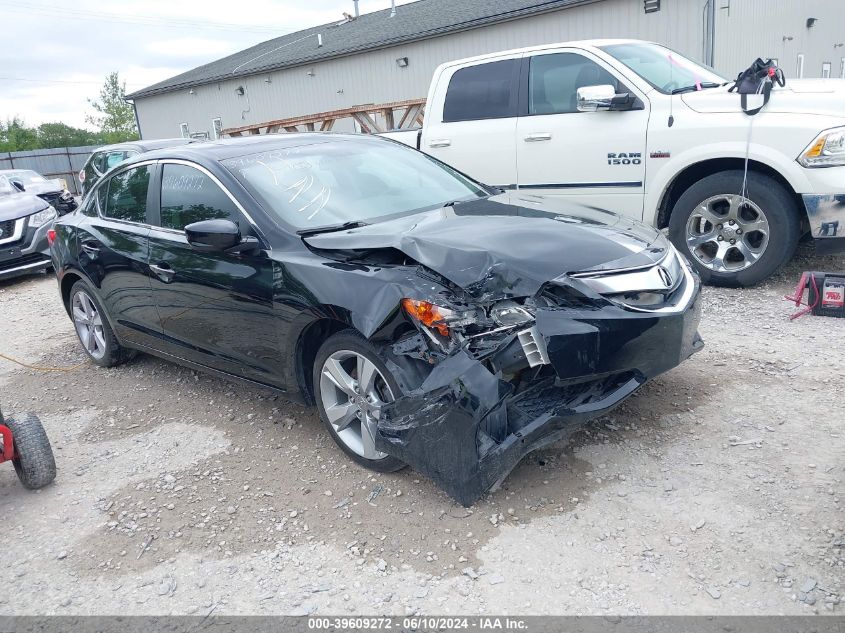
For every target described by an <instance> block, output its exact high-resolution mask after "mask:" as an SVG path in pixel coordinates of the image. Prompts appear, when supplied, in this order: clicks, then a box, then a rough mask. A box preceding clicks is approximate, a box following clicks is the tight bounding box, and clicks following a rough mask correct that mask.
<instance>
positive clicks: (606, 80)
mask: <svg viewBox="0 0 845 633" xmlns="http://www.w3.org/2000/svg"><path fill="white" fill-rule="evenodd" d="M608 84H609V85H611V86H613V87H614V88H615V89H616V91H617V92H619V87H618V85H617V84H618V82H617V80H616V78H615V77H614V76H613V75H611V74H610V73H609V72H607V71H606V70H605V69H604V68H602V67H601V66H599V65H598V64H597V63H595V62H594V61H592V60H591V59H587V58H586V57H584V56H583V55H578V54H577V53H553V54H551V55H537V56H535V57H532V58H531V63H530V67H529V71H528V113H529V114H565V113H569V112H578V107H577V105H578V95H577V93H578V88H586V87H587V86H601V85H608Z"/></svg>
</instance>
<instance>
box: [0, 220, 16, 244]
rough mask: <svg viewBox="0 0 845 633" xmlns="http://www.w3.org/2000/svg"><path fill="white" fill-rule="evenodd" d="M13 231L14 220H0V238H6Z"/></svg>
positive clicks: (12, 233)
mask: <svg viewBox="0 0 845 633" xmlns="http://www.w3.org/2000/svg"><path fill="white" fill-rule="evenodd" d="M14 233H15V221H14V220H3V221H2V222H0V240H3V239H8V238H10V237H12V235H14Z"/></svg>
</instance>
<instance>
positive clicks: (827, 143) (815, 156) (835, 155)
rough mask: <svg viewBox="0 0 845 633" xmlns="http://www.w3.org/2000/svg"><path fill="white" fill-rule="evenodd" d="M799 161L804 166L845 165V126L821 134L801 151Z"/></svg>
mask: <svg viewBox="0 0 845 633" xmlns="http://www.w3.org/2000/svg"><path fill="white" fill-rule="evenodd" d="M798 162H799V163H800V164H801V165H803V166H804V167H838V166H841V165H845V127H837V128H832V129H830V130H825V131H824V132H822V133H821V134H819V135H818V136H817V137H816V138H815V139H813V142H812V143H810V144H809V145H808V146H807V148H806V149H805V150H804V151H803V152H801V155H800V156H799V157H798Z"/></svg>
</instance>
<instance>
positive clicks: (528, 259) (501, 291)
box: [304, 193, 668, 297]
mask: <svg viewBox="0 0 845 633" xmlns="http://www.w3.org/2000/svg"><path fill="white" fill-rule="evenodd" d="M304 239H305V242H306V243H307V244H308V245H309V246H311V247H313V248H316V249H325V250H331V251H344V250H350V251H361V250H363V251H366V250H370V249H385V248H394V249H397V250H399V251H401V252H402V253H404V254H405V255H407V256H408V257H411V258H413V259H414V260H416V261H417V262H419V263H420V264H422V265H424V266H426V267H428V268H430V269H432V270H434V271H435V272H437V273H439V274H440V275H442V276H443V277H445V278H447V279H448V280H450V281H451V282H452V283H454V284H456V285H457V286H459V287H461V288H462V289H464V290H465V291H467V292H468V293H469V294H471V295H474V296H491V297H499V296H530V295H533V294H535V293H536V292H537V291H538V290H539V289H540V287H541V286H542V285H543V284H545V283H546V282H549V281H551V280H553V279H555V278H557V277H560V276H561V275H565V274H567V273H572V272H581V271H586V270H599V269H603V270H610V269H616V268H628V267H635V266H645V265H650V264H653V263H654V262H655V261H657V260H659V259H660V258H661V257H662V256H663V255H664V254H665V250H666V248H668V242H667V241H666V240H665V238H664V237H663V236H662V235H661V234H660V233H659V232H658V231H657V230H656V229H654V228H652V227H649V226H646V225H645V224H642V223H641V222H637V221H634V220H631V219H628V218H624V217H622V216H620V215H617V214H615V213H611V212H609V211H603V210H598V209H589V208H585V207H574V206H573V205H572V204H566V203H561V202H558V201H556V200H553V199H551V198H542V197H539V196H527V195H520V194H518V193H511V194H501V195H498V196H494V197H491V198H487V199H481V200H474V201H470V202H463V203H458V204H456V205H454V206H453V207H444V208H442V209H437V210H434V211H428V212H424V213H419V214H414V215H411V216H406V217H401V218H397V219H394V220H389V221H385V222H378V223H375V224H372V225H370V226H365V227H361V228H356V229H350V230H347V231H340V232H335V233H324V234H321V235H315V236H310V237H306V238H304Z"/></svg>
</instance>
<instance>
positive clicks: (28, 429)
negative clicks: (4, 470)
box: [6, 414, 56, 490]
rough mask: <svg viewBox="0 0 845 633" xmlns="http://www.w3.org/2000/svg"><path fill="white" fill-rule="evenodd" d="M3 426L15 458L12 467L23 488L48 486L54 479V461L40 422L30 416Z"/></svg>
mask: <svg viewBox="0 0 845 633" xmlns="http://www.w3.org/2000/svg"><path fill="white" fill-rule="evenodd" d="M6 426H8V427H9V430H11V431H12V440H13V441H14V443H15V452H16V453H17V454H18V456H17V458H16V459H13V460H12V464H14V466H15V472H17V473H18V479H20V480H21V483H22V484H23V485H24V487H26V488H29V489H30V490H36V489H37V488H43V487H44V486H46V485H47V484H49V483H50V482H52V481H53V480H54V479H55V478H56V460H55V459H53V449H52V448H50V440H49V439H47V433H45V432H44V427H43V426H41V420H39V419H38V418H37V417H36V416H34V415H31V414H30V415H27V416H26V417H24V418H23V419H21V420H18V419H14V418H7V419H6Z"/></svg>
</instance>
